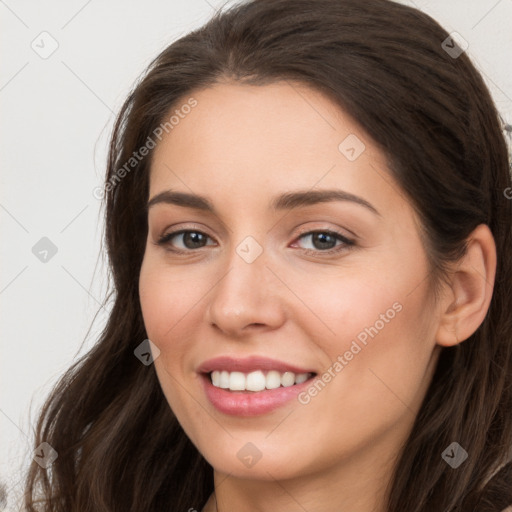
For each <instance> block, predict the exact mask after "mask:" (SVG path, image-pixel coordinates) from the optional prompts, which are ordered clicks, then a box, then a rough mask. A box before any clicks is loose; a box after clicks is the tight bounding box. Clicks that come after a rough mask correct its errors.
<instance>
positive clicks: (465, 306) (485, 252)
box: [436, 224, 496, 347]
mask: <svg viewBox="0 0 512 512" xmlns="http://www.w3.org/2000/svg"><path fill="white" fill-rule="evenodd" d="M495 275H496V245H495V243H494V237H493V236H492V233H491V230H490V229H489V227H488V226H487V225H486V224H480V225H479V226H477V227H476V228H475V229H474V230H473V232H472V233H471V235H469V237H468V244H467V251H466V254H465V255H464V256H463V257H462V258H461V259H460V260H459V261H458V262H457V263H456V264H455V267H454V270H453V272H452V274H451V276H450V286H449V289H448V290H447V293H446V294H445V295H444V297H443V299H442V301H441V304H440V306H441V307H440V315H441V316H440V319H439V326H438V330H437V334H436V341H437V343H438V345H441V346H445V347H450V346H454V345H457V344H459V343H461V342H463V341H464V340H467V339H468V338H469V337H470V336H471V335H472V334H473V333H474V332H475V331H476V330H477V329H478V328H479V327H480V325H481V324H482V322H483V321H484V319H485V316H486V315H487V311H488V309H489V305H490V303H491V298H492V292H493V289H494V279H495Z"/></svg>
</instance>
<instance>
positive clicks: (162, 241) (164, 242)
mask: <svg viewBox="0 0 512 512" xmlns="http://www.w3.org/2000/svg"><path fill="white" fill-rule="evenodd" d="M185 233H200V234H201V235H205V236H206V237H208V238H211V237H209V236H208V235H207V234H206V233H204V232H202V231H199V230H197V229H181V230H178V231H172V232H170V233H166V234H165V235H162V236H161V237H160V238H159V239H158V241H157V242H155V245H158V246H168V247H167V250H168V251H171V252H173V253H175V254H190V253H192V252H195V251H197V250H199V249H203V247H199V248H198V249H188V250H183V249H176V248H172V247H171V244H170V241H171V240H172V239H173V238H174V237H175V236H178V235H182V234H185ZM318 233H322V234H327V235H329V236H334V237H335V238H336V239H337V240H339V241H341V242H343V243H342V244H341V245H339V246H338V247H334V248H332V249H327V250H321V249H302V251H304V252H305V253H306V254H315V255H318V254H326V255H332V254H336V253H339V252H341V251H346V250H350V249H351V248H352V247H353V246H355V242H354V240H350V239H349V238H347V237H346V236H344V235H342V234H341V233H338V232H337V231H334V230H328V229H325V230H313V231H304V232H302V233H300V234H299V236H298V237H297V239H296V240H300V239H301V238H303V237H305V236H309V235H314V234H318Z"/></svg>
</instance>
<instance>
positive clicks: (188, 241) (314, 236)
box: [156, 229, 355, 254]
mask: <svg viewBox="0 0 512 512" xmlns="http://www.w3.org/2000/svg"><path fill="white" fill-rule="evenodd" d="M175 238H176V239H178V240H181V247H179V246H178V247H176V245H175V244H174V243H173V242H172V240H173V239H175ZM307 238H309V239H310V242H311V245H312V246H313V248H307V247H306V248H303V250H304V251H305V252H306V253H315V254H319V253H327V254H331V253H335V252H339V251H342V250H347V249H348V248H350V247H351V246H353V245H355V242H354V241H353V240H350V239H348V238H347V237H345V236H344V235H342V234H341V233H338V232H336V231H331V230H323V231H322V230H317V231H308V232H305V233H302V234H301V235H300V236H299V237H298V238H297V240H302V239H307ZM208 239H210V240H211V238H210V237H209V236H208V235H207V234H206V233H203V232H202V231H198V230H191V229H181V230H179V231H172V232H170V233H166V234H164V235H162V236H161V237H160V238H159V239H158V241H157V242H156V245H159V246H167V248H168V250H169V251H171V252H175V253H178V254H184V253H190V252H193V251H194V249H201V248H202V247H205V246H207V245H215V244H207V241H208ZM294 244H295V245H296V242H294ZM292 246H293V245H292Z"/></svg>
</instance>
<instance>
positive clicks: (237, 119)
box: [150, 81, 397, 207]
mask: <svg viewBox="0 0 512 512" xmlns="http://www.w3.org/2000/svg"><path fill="white" fill-rule="evenodd" d="M191 97H192V98H194V100H195V101H196V102H197V104H196V106H195V107H194V108H193V109H186V110H187V111H188V113H187V114H182V115H181V116H180V118H179V122H177V123H176V124H174V125H173V127H172V129H171V130H169V132H168V133H166V134H164V136H163V138H162V140H161V142H160V143H158V145H157V147H156V148H155V150H154V155H153V161H152V167H151V176H150V197H152V196H154V195H155V194H156V193H159V192H161V191H163V190H165V189H169V188H173V189H179V190H181V191H187V192H190V191H193V192H196V193H200V194H203V195H209V196H213V197H217V198H218V200H219V201H223V202H226V201H227V202H231V203H236V204H238V205H239V206H243V205H247V204H249V203H248V202H251V201H252V200H253V198H254V197H258V196H265V197H266V202H265V204H268V198H269V197H270V196H273V195H275V193H276V192H278V191H285V190H293V189H296V188H300V189H312V188H333V187H338V188H339V187H342V188H343V189H344V190H347V191H348V192H351V193H354V194H357V195H361V196H364V197H367V198H372V201H371V202H374V203H380V204H381V205H382V206H383V207H385V204H384V203H386V202H388V203H390V204H391V203H392V202H393V201H396V197H393V193H394V195H395V196H396V195H397V192H396V190H395V191H393V187H391V189H390V187H389V182H390V180H391V178H390V177H385V179H384V180H383V174H385V173H386V161H385V157H384V155H383V154H382V153H381V152H380V151H379V150H378V149H377V147H376V146H375V145H374V143H373V142H372V141H371V140H370V139H369V137H368V136H367V135H366V133H365V132H364V131H363V130H362V128H361V127H360V126H359V125H358V123H357V122H356V121H355V120H354V119H352V118H351V117H350V116H349V115H347V114H346V113H345V112H343V111H342V110H341V109H340V108H339V107H338V106H337V105H336V104H334V103H333V102H332V101H331V100H330V99H329V98H327V97H326V96H324V95H323V94H321V93H320V92H318V91H316V90H314V89H311V88H309V87H307V86H305V85H304V84H298V83H293V82H288V81H282V82H278V83H274V84H269V85H265V86H251V85H240V84H233V83H222V84H216V85H215V86H212V87H208V88H206V89H202V90H198V91H195V92H192V93H190V95H188V96H187V97H185V98H183V99H182V102H181V103H180V102H178V104H177V105H176V106H175V107H173V112H175V111H176V110H178V111H179V109H180V105H182V104H186V102H187V101H188V100H189V99H190V98H191ZM347 150H348V153H347ZM354 156H355V158H354ZM386 182H387V183H388V184H387V188H386ZM383 185H384V186H383Z"/></svg>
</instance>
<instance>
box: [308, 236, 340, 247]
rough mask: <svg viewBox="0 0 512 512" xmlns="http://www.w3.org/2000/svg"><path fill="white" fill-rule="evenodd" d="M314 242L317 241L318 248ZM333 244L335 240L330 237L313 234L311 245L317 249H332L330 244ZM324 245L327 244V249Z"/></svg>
mask: <svg viewBox="0 0 512 512" xmlns="http://www.w3.org/2000/svg"><path fill="white" fill-rule="evenodd" d="M326 239H327V241H326ZM329 239H330V240H329ZM315 241H318V242H319V243H320V246H319V247H318V246H317V244H315ZM333 242H335V240H334V237H333V236H332V235H327V234H325V233H315V234H314V235H313V244H314V245H315V247H316V248H317V249H332V247H331V246H330V244H332V243H333ZM325 244H327V247H326V246H325Z"/></svg>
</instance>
